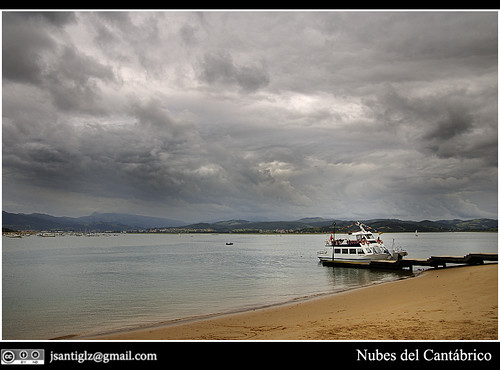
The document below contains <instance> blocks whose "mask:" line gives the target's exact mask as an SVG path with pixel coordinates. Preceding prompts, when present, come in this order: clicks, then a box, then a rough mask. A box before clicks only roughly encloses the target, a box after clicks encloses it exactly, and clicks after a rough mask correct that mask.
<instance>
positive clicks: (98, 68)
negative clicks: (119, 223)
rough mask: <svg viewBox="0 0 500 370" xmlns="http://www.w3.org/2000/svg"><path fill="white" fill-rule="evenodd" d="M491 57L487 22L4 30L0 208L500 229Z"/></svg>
mask: <svg viewBox="0 0 500 370" xmlns="http://www.w3.org/2000/svg"><path fill="white" fill-rule="evenodd" d="M471 30H474V31H473V32H472V31H471ZM497 41H498V40H497V14H496V13H494V12H492V13H488V12H456V13H453V12H374V13H371V12H201V13H200V12H198V13H195V12H76V13H73V12H42V13H39V12H4V13H3V101H2V104H3V127H2V133H3V136H2V137H3V146H2V150H3V204H4V208H5V209H6V210H8V211H14V212H33V211H37V212H47V213H52V214H56V215H83V214H88V213H91V212H93V211H96V210H100V211H120V212H133V213H142V214H149V215H156V216H165V217H170V218H175V219H184V220H187V221H193V222H195V221H201V220H207V219H224V218H232V217H242V218H245V217H247V218H275V219H278V218H281V219H284V218H287V219H292V218H300V217H303V216H313V215H314V216H317V215H318V216H325V217H340V218H371V217H395V218H407V219H408V218H411V219H424V218H430V219H438V218H454V217H459V218H469V217H496V214H497V184H498V181H497V174H498V171H497V154H498V140H497V137H498V127H497V118H498V105H497V90H498V84H497V77H498V71H497V67H498V64H497V63H498V59H497Z"/></svg>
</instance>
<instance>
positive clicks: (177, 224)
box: [2, 211, 498, 233]
mask: <svg viewBox="0 0 500 370" xmlns="http://www.w3.org/2000/svg"><path fill="white" fill-rule="evenodd" d="M354 222H355V221H354V220H333V219H325V218H321V217H308V218H301V219H299V220H296V221H262V222H258V221H257V222H256V221H247V220H226V221H218V222H213V223H196V224H190V225H185V224H184V223H183V222H181V221H177V220H171V219H168V218H160V217H149V216H139V215H131V214H121V213H92V214H91V215H89V216H83V217H55V216H51V215H47V214H41V213H31V214H23V213H9V212H5V211H3V212H2V227H3V229H11V230H47V231H50V230H63V231H97V232H99V231H136V230H140V231H143V232H166V233H179V232H215V233H261V232H264V233H329V232H331V231H333V229H334V227H335V230H336V231H337V232H339V233H340V232H347V231H354V230H356V227H352V225H353V224H354ZM362 222H363V223H364V224H366V225H368V226H370V227H371V228H372V229H374V230H377V231H380V232H386V233H388V232H415V230H418V231H419V232H439V231H498V221H497V220H493V219H488V218H478V219H471V220H458V219H456V220H439V221H430V220H424V221H403V220H397V219H372V220H362ZM183 225H184V226H183ZM349 226H351V227H350V228H349Z"/></svg>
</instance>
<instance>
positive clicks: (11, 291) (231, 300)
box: [2, 233, 498, 339]
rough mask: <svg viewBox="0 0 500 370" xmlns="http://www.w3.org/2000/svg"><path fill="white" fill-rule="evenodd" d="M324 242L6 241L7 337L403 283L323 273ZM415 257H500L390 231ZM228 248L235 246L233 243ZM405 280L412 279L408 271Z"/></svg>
mask: <svg viewBox="0 0 500 370" xmlns="http://www.w3.org/2000/svg"><path fill="white" fill-rule="evenodd" d="M326 237H327V235H281V236H280V235H223V234H220V235H212V234H201V235H199V234H196V235H186V234H183V235H180V236H179V235H169V234H165V235H151V234H149V235H132V234H121V235H118V236H100V237H77V236H59V237H55V238H42V237H37V236H29V237H24V238H22V239H10V238H6V237H3V238H2V257H3V261H2V278H3V281H2V287H3V291H2V294H3V297H2V299H3V302H2V303H3V312H2V314H3V317H2V330H3V332H2V337H3V339H49V338H54V337H58V336H64V335H69V334H83V333H95V332H102V331H107V330H114V329H118V328H126V327H133V326H137V325H138V324H140V325H143V324H146V325H147V324H153V323H156V322H160V321H168V320H173V319H178V318H185V317H191V316H198V315H206V314H214V313H220V312H230V311H238V310H244V309H248V308H252V307H259V306H265V305H271V304H277V303H282V302H287V301H291V300H295V299H301V298H304V297H312V296H316V295H321V294H328V293H333V292H337V291H342V290H345V289H350V288H354V287H359V286H362V285H367V284H373V283H379V282H384V281H390V280H395V279H398V278H401V277H402V276H403V275H402V273H401V272H382V271H370V270H367V269H355V268H343V267H325V266H322V265H321V264H319V263H318V259H317V257H316V252H317V251H318V250H320V249H322V247H323V245H324V241H325V240H326ZM382 237H383V240H384V242H385V244H386V245H388V246H391V244H392V240H393V239H395V245H396V246H404V247H405V248H406V249H407V250H408V252H409V256H408V257H413V258H428V257H430V256H431V255H465V254H467V253H470V252H497V247H498V241H497V237H498V236H497V234H496V233H420V234H419V236H418V237H416V236H415V235H414V234H410V233H404V234H383V235H382ZM228 241H231V242H233V243H234V245H231V246H227V245H226V242H228ZM403 274H408V273H407V272H406V273H403Z"/></svg>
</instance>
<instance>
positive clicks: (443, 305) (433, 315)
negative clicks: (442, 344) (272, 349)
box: [53, 263, 498, 340]
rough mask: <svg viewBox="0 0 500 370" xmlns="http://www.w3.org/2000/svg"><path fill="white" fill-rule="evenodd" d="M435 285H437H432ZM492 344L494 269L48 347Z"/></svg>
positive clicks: (459, 269) (452, 270)
mask: <svg viewBox="0 0 500 370" xmlns="http://www.w3.org/2000/svg"><path fill="white" fill-rule="evenodd" d="M437 279H439V280H437ZM68 339H69V340H402V339H403V340H460V339H464V340H492V339H494V340H498V264H497V263H489V264H485V265H480V266H453V267H448V268H445V269H429V270H425V271H423V272H421V273H419V274H418V275H417V276H415V277H411V278H410V277H407V278H402V279H398V280H395V281H391V282H384V283H378V284H373V285H368V286H363V287H359V288H355V289H349V290H345V291H342V292H336V293H332V294H330V293H329V294H325V295H320V296H317V297H312V298H305V299H298V300H292V301H289V302H284V303H281V304H277V305H270V306H265V307H259V308H255V309H249V310H245V311H238V312H230V313H219V314H210V315H203V316H201V317H200V316H197V317H193V318H184V319H179V320H173V321H168V322H160V323H157V324H153V325H147V326H142V327H135V328H128V329H123V330H117V331H113V332H107V333H95V334H85V335H67V336H64V337H58V338H54V339H53V340H68Z"/></svg>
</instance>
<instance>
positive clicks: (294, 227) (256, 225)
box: [161, 217, 498, 233]
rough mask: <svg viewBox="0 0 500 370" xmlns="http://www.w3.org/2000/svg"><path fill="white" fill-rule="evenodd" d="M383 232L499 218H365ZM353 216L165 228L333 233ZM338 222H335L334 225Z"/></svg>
mask: <svg viewBox="0 0 500 370" xmlns="http://www.w3.org/2000/svg"><path fill="white" fill-rule="evenodd" d="M362 222H363V223H364V224H366V225H368V226H370V227H371V228H372V229H374V230H377V231H380V232H386V233H388V232H415V230H418V231H420V232H439V231H441V232H443V231H497V230H498V221H497V220H493V219H485V218H481V219H473V220H467V221H464V220H441V221H429V220H424V221H402V220H395V219H375V220H366V221H362ZM354 223H355V221H353V220H329V219H324V218H317V217H315V218H302V219H300V220H297V221H266V222H250V221H245V220H229V221H220V222H215V223H198V224H191V225H186V226H182V227H175V228H165V229H163V230H161V231H163V232H217V233H258V232H275V233H330V232H331V231H333V230H334V228H335V230H336V231H337V232H348V231H354V230H356V229H357V228H356V227H355V226H353V224H354ZM334 224H335V225H334Z"/></svg>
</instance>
